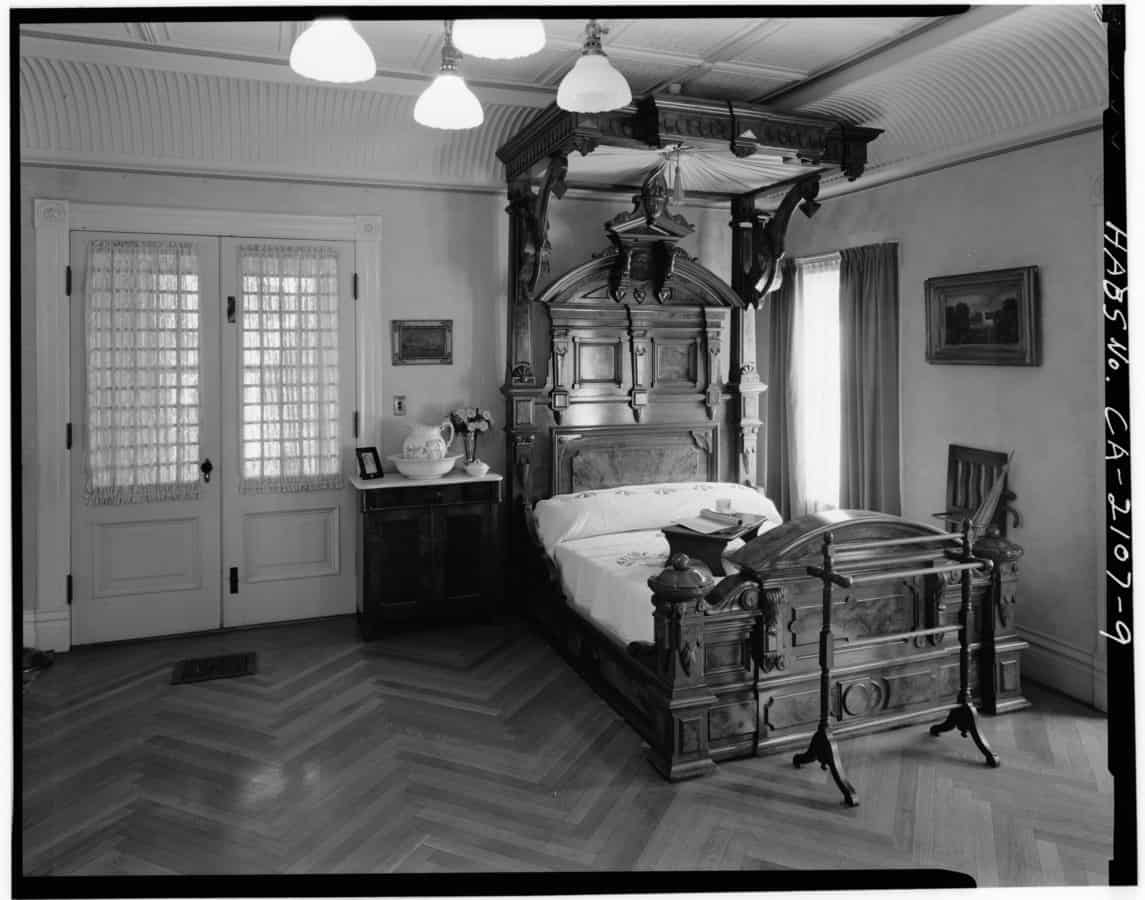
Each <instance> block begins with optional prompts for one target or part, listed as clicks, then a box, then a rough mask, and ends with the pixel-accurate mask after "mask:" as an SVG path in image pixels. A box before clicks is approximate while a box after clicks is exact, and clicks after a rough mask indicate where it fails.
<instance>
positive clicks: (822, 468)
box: [791, 253, 842, 514]
mask: <svg viewBox="0 0 1145 900" xmlns="http://www.w3.org/2000/svg"><path fill="white" fill-rule="evenodd" d="M792 332H793V334H792V337H793V345H792V352H791V401H792V403H791V405H792V413H793V415H792V417H791V428H792V431H793V434H792V438H793V446H792V462H793V466H794V470H795V471H794V472H793V476H794V480H795V484H794V485H793V487H794V490H793V492H792V496H793V500H794V502H795V503H796V504H797V506H799V507H801V508H799V510H798V511H799V514H802V513H805V512H815V511H817V510H820V509H833V508H836V507H838V505H839V480H840V449H841V446H842V435H841V430H840V425H841V410H842V378H841V371H840V366H839V254H837V253H832V254H830V255H828V256H821V257H814V258H812V259H804V260H796V263H795V305H794V310H793V322H792Z"/></svg>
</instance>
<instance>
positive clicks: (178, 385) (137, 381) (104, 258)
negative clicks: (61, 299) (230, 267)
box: [84, 240, 201, 504]
mask: <svg viewBox="0 0 1145 900" xmlns="http://www.w3.org/2000/svg"><path fill="white" fill-rule="evenodd" d="M84 297H85V304H86V305H85V313H84V318H85V328H86V332H85V335H84V340H85V345H86V347H85V349H86V354H87V355H86V366H85V376H86V380H87V384H86V404H87V409H86V416H85V427H86V436H87V456H86V460H85V467H84V468H85V485H84V488H85V490H84V495H85V501H86V502H87V503H89V504H116V503H143V502H149V501H160V500H184V499H193V498H195V497H197V496H198V495H199V470H198V465H199V414H200V399H201V398H200V396H199V259H198V256H197V254H196V252H195V249H194V247H193V246H192V245H191V244H188V243H179V242H172V241H129V240H102V241H93V242H92V243H91V244H90V245H89V247H88V258H87V275H86V283H85V287H84Z"/></svg>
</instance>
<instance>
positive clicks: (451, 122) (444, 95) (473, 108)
mask: <svg viewBox="0 0 1145 900" xmlns="http://www.w3.org/2000/svg"><path fill="white" fill-rule="evenodd" d="M460 58H461V54H460V53H458V52H457V48H456V47H454V46H453V22H452V21H450V20H446V23H445V43H444V44H443V45H442V47H441V72H440V73H438V76H437V77H436V78H435V79H433V84H431V85H430V86H429V87H427V88H426V89H425V90H424V91H422V95H421V96H420V97H418V98H417V103H416V104H415V105H414V108H413V117H414V119H416V120H417V122H418V123H419V124H421V125H425V126H426V127H428V128H446V129H462V128H475V127H477V126H478V125H480V124H481V123H482V122H484V121H485V112H484V111H483V110H482V109H481V101H480V100H478V99H477V97H476V96H475V95H474V93H473V91H471V90H469V88H468V86H466V84H465V80H464V79H463V78H462V77H461V76H460V75H458V74H457V60H458V59H460Z"/></svg>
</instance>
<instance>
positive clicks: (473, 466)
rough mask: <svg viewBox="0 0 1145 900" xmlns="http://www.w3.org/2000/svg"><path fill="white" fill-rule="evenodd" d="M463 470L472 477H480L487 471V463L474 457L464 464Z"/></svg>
mask: <svg viewBox="0 0 1145 900" xmlns="http://www.w3.org/2000/svg"><path fill="white" fill-rule="evenodd" d="M465 471H466V473H468V474H469V475H470V476H472V477H473V478H481V477H482V476H483V475H485V474H487V473H488V472H489V463H487V462H482V461H481V460H479V459H475V460H473V462H471V463H467V464H466V466H465Z"/></svg>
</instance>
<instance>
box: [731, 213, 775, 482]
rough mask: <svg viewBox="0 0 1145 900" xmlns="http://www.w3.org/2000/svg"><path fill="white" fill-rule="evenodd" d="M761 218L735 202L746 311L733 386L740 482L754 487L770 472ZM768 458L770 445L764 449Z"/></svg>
mask: <svg viewBox="0 0 1145 900" xmlns="http://www.w3.org/2000/svg"><path fill="white" fill-rule="evenodd" d="M757 215H758V213H757V211H756V208H755V201H754V200H753V199H752V198H751V197H733V198H732V221H731V227H732V290H734V291H735V292H736V294H737V295H738V296H739V297H740V299H741V300H743V308H742V309H733V310H732V340H731V344H732V347H731V386H732V390H733V391H734V392H735V393H736V394H737V395H738V398H739V402H738V406H739V410H738V412H739V435H738V439H739V440H738V446H737V447H736V451H737V453H736V475H737V477H736V480H737V481H739V482H740V483H741V484H749V485H752V486H753V487H754V486H755V484H756V481H757V479H758V477H759V474H760V470H761V469H762V471H763V472H764V473H766V471H767V459H766V456H765V458H764V460H763V465H762V466H761V465H760V464H759V462H758V461H757V459H758V454H759V447H760V442H759V432H760V428H761V426H763V425H764V422H763V420H762V419H761V418H760V405H759V399H760V394H762V393H763V392H764V391H766V390H767V385H766V384H764V383H763V382H762V381H760V379H759V372H758V370H757V368H756V353H755V304H756V302H757V297H756V294H755V286H754V285H753V284H751V282H750V278H749V275H750V272H751V266H752V226H753V224H754V223H755V220H756V216H757ZM762 446H763V447H764V448H765V450H764V453H765V454H766V447H767V442H766V441H764V442H763V445H762Z"/></svg>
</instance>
